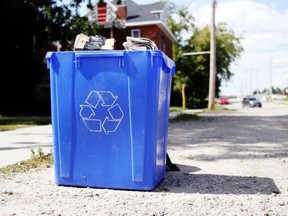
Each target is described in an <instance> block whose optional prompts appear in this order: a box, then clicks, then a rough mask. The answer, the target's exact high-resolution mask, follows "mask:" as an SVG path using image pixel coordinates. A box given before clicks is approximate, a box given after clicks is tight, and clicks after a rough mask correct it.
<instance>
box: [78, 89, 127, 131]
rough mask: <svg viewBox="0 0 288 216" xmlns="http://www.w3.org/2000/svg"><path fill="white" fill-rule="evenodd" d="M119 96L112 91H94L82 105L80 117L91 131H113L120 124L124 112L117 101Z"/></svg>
mask: <svg viewBox="0 0 288 216" xmlns="http://www.w3.org/2000/svg"><path fill="white" fill-rule="evenodd" d="M117 98H118V96H114V95H113V93H112V92H110V91H92V92H90V93H89V95H88V96H87V98H86V100H85V104H81V105H80V117H81V119H82V120H83V122H84V124H85V125H86V127H87V129H88V130H89V131H91V132H97V133H102V132H104V133H106V134H109V133H112V132H115V131H116V130H117V128H118V126H119V125H120V123H121V121H122V118H123V117H124V113H123V111H122V109H121V107H120V106H119V104H117V103H116V101H117Z"/></svg>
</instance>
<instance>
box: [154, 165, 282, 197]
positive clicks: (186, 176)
mask: <svg viewBox="0 0 288 216" xmlns="http://www.w3.org/2000/svg"><path fill="white" fill-rule="evenodd" d="M178 166H179V165H178ZM179 168H180V170H189V171H190V172H183V171H178V172H167V174H166V177H165V178H164V179H163V180H162V181H161V182H160V184H159V185H158V186H157V187H156V188H155V189H154V191H155V192H163V191H167V192H172V193H199V194H239V195H241V194H266V195H270V194H272V193H275V194H279V193H280V191H279V189H278V188H277V186H276V184H275V183H274V181H273V179H271V178H263V177H256V176H228V175H214V174H196V173H195V172H196V171H198V170H200V169H199V168H198V167H190V166H183V165H180V166H179Z"/></svg>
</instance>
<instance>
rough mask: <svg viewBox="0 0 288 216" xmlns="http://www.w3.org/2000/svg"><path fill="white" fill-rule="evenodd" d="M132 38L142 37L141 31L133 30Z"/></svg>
mask: <svg viewBox="0 0 288 216" xmlns="http://www.w3.org/2000/svg"><path fill="white" fill-rule="evenodd" d="M131 37H141V32H140V29H132V30H131Z"/></svg>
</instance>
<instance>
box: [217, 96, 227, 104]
mask: <svg viewBox="0 0 288 216" xmlns="http://www.w3.org/2000/svg"><path fill="white" fill-rule="evenodd" d="M219 104H221V105H224V104H229V99H228V97H226V96H221V97H220V98H219Z"/></svg>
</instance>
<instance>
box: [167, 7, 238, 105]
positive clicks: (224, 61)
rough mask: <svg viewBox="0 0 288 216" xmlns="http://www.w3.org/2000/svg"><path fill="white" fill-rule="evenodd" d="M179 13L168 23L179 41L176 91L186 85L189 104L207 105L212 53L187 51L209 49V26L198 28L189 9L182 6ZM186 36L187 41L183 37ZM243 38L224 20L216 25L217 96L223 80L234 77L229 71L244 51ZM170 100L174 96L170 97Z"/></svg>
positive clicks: (175, 80)
mask: <svg viewBox="0 0 288 216" xmlns="http://www.w3.org/2000/svg"><path fill="white" fill-rule="evenodd" d="M176 11H177V16H171V17H170V19H169V21H168V22H167V23H168V26H169V28H170V30H171V31H172V32H173V33H174V35H175V36H176V38H177V44H176V45H175V47H174V50H173V56H174V61H175V63H176V68H177V69H176V70H177V72H176V75H175V77H174V83H173V90H174V91H176V92H181V91H182V88H181V86H182V85H183V84H184V85H185V86H186V88H185V95H186V98H187V101H186V103H187V107H189V108H199V107H201V108H204V107H207V96H208V90H209V62H210V61H209V55H206V54H201V55H191V56H184V55H183V54H184V53H188V52H200V51H209V50H210V29H209V27H208V26H205V27H203V28H197V27H195V25H194V18H192V15H190V14H189V12H188V11H187V9H183V8H180V9H178V10H176ZM183 35H186V38H187V39H186V40H185V39H184V38H183ZM241 40H242V38H241V37H237V36H235V34H234V32H233V30H231V29H228V28H227V25H226V24H225V23H219V24H217V27H216V67H217V76H216V95H219V89H220V86H221V84H222V83H223V82H226V81H229V80H230V79H231V77H232V76H233V73H232V71H231V70H230V66H231V64H232V63H233V62H234V61H235V60H236V58H238V57H239V56H240V54H241V52H242V51H243V47H242V45H241ZM171 103H173V98H172V97H171Z"/></svg>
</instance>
